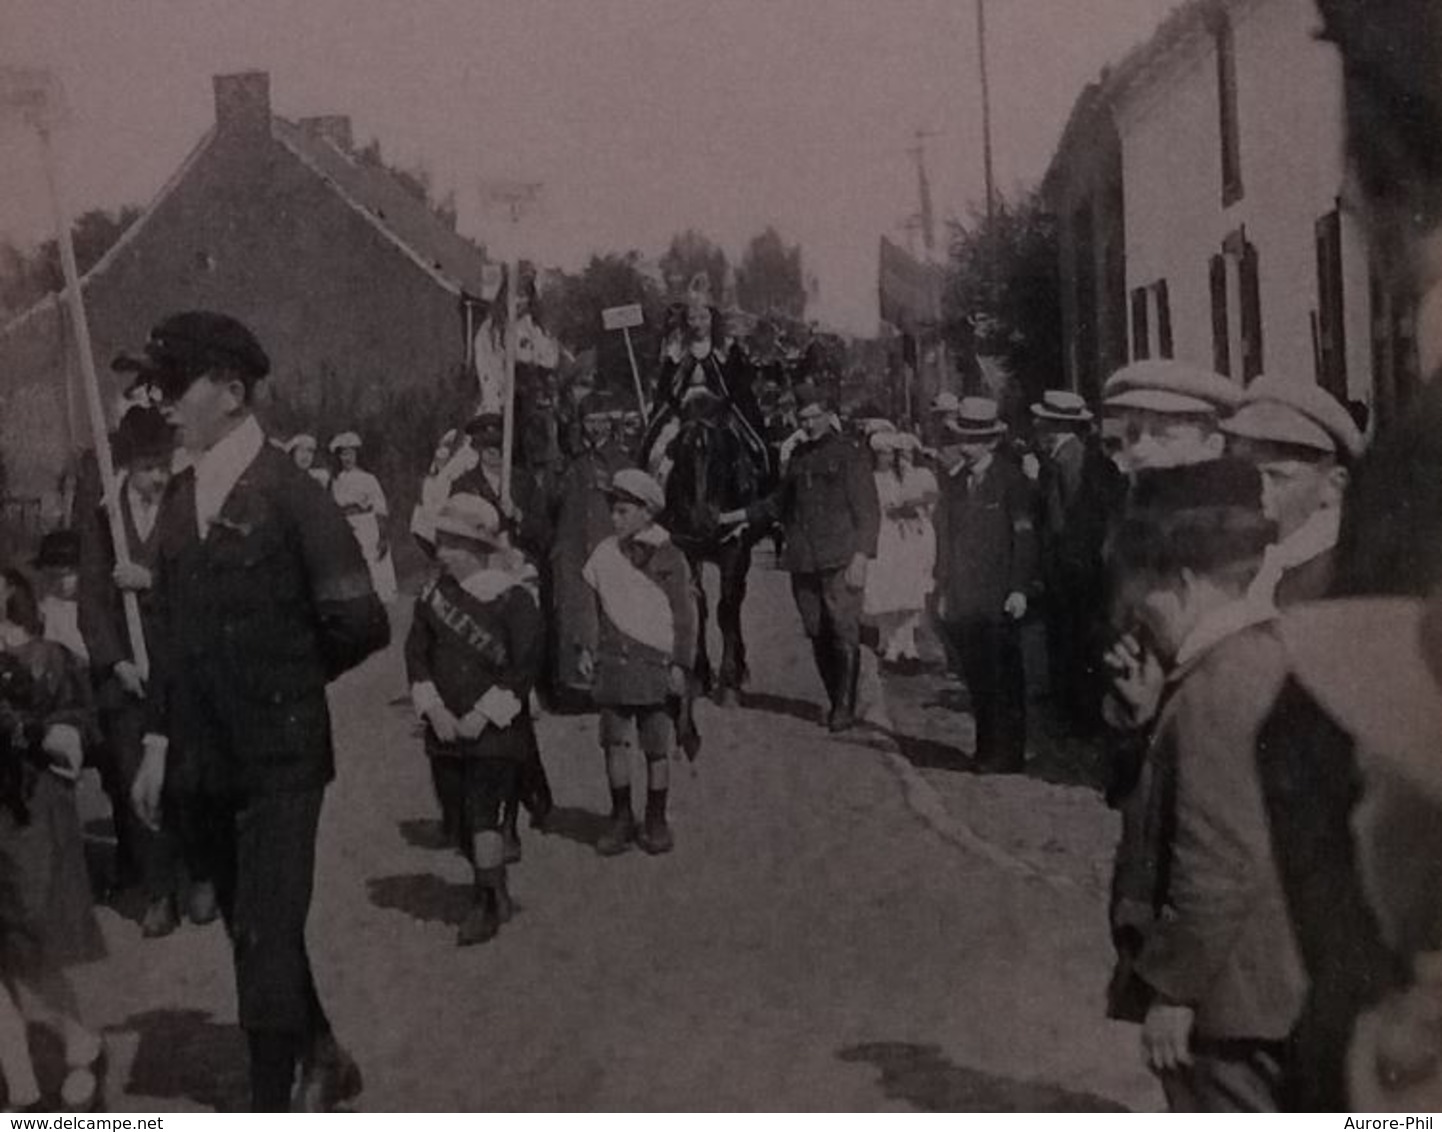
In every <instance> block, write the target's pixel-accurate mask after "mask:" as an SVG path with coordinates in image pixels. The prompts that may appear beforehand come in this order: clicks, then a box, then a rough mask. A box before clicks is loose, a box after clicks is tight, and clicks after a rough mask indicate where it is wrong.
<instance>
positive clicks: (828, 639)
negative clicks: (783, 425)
mask: <svg viewBox="0 0 1442 1132" xmlns="http://www.w3.org/2000/svg"><path fill="white" fill-rule="evenodd" d="M796 405H797V416H798V418H799V419H800V421H801V427H802V428H803V429H805V430H806V437H807V438H806V440H805V441H803V442H802V443H801V444H799V445H798V446H797V448H796V450H795V452H794V453H793V454H792V456H791V460H790V462H789V463H788V464H787V466H786V473H785V475H784V476H783V477H782V480H781V483H780V485H779V486H778V487H777V489H776V490H775V491H774V492H773V493H772V494H771V495H769V496H767V497H766V498H765V499H762V500H759V501H758V502H756V503H753V504H752V505H751V506H750V507H748V508H746V509H744V510H737V511H727V512H725V513H723V514H722V516H721V523H722V524H723V525H725V524H732V523H741V522H751V523H761V524H766V525H769V524H771V523H780V524H781V525H782V527H783V529H784V531H785V543H784V549H783V551H782V555H781V566H782V568H783V569H784V570H786V571H788V572H789V573H790V574H791V592H792V594H793V596H794V597H795V599H796V608H797V610H798V611H799V612H800V614H801V624H802V627H803V628H804V629H805V631H806V635H807V637H809V638H810V640H811V649H812V654H813V655H814V656H815V658H816V668H817V671H818V672H819V673H820V674H821V682H822V684H823V685H824V686H825V688H826V695H827V698H828V700H829V701H830V703H831V712H830V715H829V716H828V718H827V725H828V726H829V727H830V729H831V730H832V731H846V730H848V729H849V728H851V727H852V726H853V725H854V724H855V722H856V684H857V680H858V678H859V676H860V672H861V598H862V591H863V590H864V589H865V587H866V568H867V561H868V560H869V559H872V558H875V557H876V539H877V535H878V533H879V532H880V527H881V508H880V505H879V504H878V502H877V498H876V481H875V479H874V478H873V477H872V474H871V468H870V461H868V460H867V458H866V456H865V455H864V454H863V453H862V451H861V450H860V449H859V448H857V447H856V445H854V444H853V443H851V441H849V440H847V439H846V438H845V437H843V436H842V435H841V434H840V433H839V432H838V431H837V429H836V426H835V424H834V420H835V418H834V417H833V416H832V414H831V413H830V411H829V410H828V409H827V407H826V405H825V404H824V403H823V402H822V400H821V395H820V393H819V392H818V391H817V390H816V388H815V387H814V386H811V385H802V386H801V387H799V388H798V389H797V390H796Z"/></svg>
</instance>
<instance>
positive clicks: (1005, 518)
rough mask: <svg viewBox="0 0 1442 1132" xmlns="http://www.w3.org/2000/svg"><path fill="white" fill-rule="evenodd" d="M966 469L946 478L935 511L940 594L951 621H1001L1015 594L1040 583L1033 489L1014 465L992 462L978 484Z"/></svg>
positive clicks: (945, 476) (1000, 460) (1003, 461)
mask: <svg viewBox="0 0 1442 1132" xmlns="http://www.w3.org/2000/svg"><path fill="white" fill-rule="evenodd" d="M967 480H968V477H967V475H966V473H965V472H964V471H963V470H960V469H957V470H954V471H952V472H947V473H945V474H944V475H942V477H941V499H940V501H939V502H938V504H937V508H936V592H937V594H938V596H939V597H940V598H941V599H942V600H943V601H944V602H945V603H946V609H945V613H946V620H947V621H953V622H959V621H966V620H973V619H982V620H1001V618H1002V617H1003V616H1004V613H1003V611H1002V607H1003V606H1004V605H1005V604H1006V599H1007V597H1008V596H1009V595H1010V594H1013V593H1020V594H1026V595H1028V596H1030V595H1031V594H1032V591H1033V590H1034V589H1035V588H1036V582H1037V540H1036V526H1035V523H1034V522H1033V521H1032V491H1031V485H1030V484H1029V483H1028V482H1027V479H1026V476H1024V475H1023V474H1022V472H1021V469H1019V468H1018V467H1017V466H1016V465H1015V464H1013V463H1012V462H1011V461H1010V460H1005V459H1001V458H1000V456H998V457H997V458H995V459H993V460H992V462H991V465H990V467H988V468H987V469H986V471H985V472H984V473H983V474H982V476H981V479H980V481H979V482H978V483H976V484H975V485H971V486H968V482H967Z"/></svg>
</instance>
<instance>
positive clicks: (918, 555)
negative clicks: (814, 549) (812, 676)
mask: <svg viewBox="0 0 1442 1132" xmlns="http://www.w3.org/2000/svg"><path fill="white" fill-rule="evenodd" d="M869 444H870V447H871V451H872V454H873V460H874V462H875V473H874V475H875V480H876V498H877V501H878V503H879V504H880V507H881V526H880V529H879V531H878V534H877V539H876V560H875V561H874V562H873V563H872V564H871V567H870V569H868V570H867V572H866V591H865V594H864V596H863V600H862V613H863V615H864V616H865V617H866V618H867V619H868V620H869V621H870V622H872V623H873V624H874V625H875V626H876V628H877V631H878V633H879V636H880V653H881V660H882V661H883V662H884V663H886V664H896V663H898V662H900V661H902V660H919V659H920V655H919V654H918V652H917V649H916V626H917V622H918V621H919V619H920V617H921V611H922V609H924V608H925V605H926V593H927V590H928V589H929V586H927V587H926V588H923V582H922V577H921V573H920V570H919V569H918V566H920V565H925V566H926V570H927V573H928V574H930V570H931V567H930V564H929V563H924V562H923V561H922V560H923V559H924V558H925V556H926V554H925V552H926V548H925V546H924V545H923V544H924V540H925V530H927V529H929V528H930V526H931V524H930V521H929V520H928V519H927V518H926V515H925V512H924V508H925V507H926V506H927V500H926V498H925V488H924V486H923V485H922V484H921V483H920V482H919V478H918V477H919V475H920V474H921V473H920V470H919V469H917V468H915V467H914V466H913V465H912V464H911V461H910V459H909V457H908V458H907V459H906V461H905V462H904V463H903V453H904V452H906V453H908V454H909V452H910V449H909V448H908V446H907V441H906V439H905V438H904V437H903V436H902V434H901V433H899V432H895V431H893V430H890V429H882V430H876V431H873V432H872V433H871V438H870V441H869ZM927 474H929V473H927ZM931 483H932V496H933V498H934V495H935V484H936V481H935V479H932V481H931ZM930 549H931V553H932V555H934V554H935V541H934V537H933V540H932V544H931V548H930ZM928 581H929V579H928Z"/></svg>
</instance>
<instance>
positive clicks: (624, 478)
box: [606, 468, 666, 515]
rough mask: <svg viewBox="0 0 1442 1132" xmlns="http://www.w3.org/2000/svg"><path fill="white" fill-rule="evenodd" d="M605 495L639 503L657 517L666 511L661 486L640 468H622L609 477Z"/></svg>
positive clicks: (664, 496) (664, 497)
mask: <svg viewBox="0 0 1442 1132" xmlns="http://www.w3.org/2000/svg"><path fill="white" fill-rule="evenodd" d="M606 494H607V495H609V496H611V497H612V498H613V499H625V500H629V501H630V502H632V503H639V504H640V505H641V506H642V507H644V508H646V510H647V511H649V512H651V514H652V515H659V514H660V513H661V512H662V511H664V510H665V509H666V493H665V492H664V491H662V490H661V485H660V484H659V483H657V482H656V481H655V480H654V479H652V478H651V477H650V476H648V475H647V474H646V473H645V472H643V471H642V470H641V469H640V468H622V469H621V470H620V471H619V472H617V473H616V474H615V475H613V476H612V477H611V484H610V486H609V487H607V488H606Z"/></svg>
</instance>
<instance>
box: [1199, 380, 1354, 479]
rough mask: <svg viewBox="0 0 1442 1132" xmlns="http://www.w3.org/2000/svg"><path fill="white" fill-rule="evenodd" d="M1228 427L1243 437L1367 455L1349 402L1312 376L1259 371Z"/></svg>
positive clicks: (1351, 455) (1348, 456) (1351, 457)
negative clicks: (1294, 378) (1263, 374)
mask: <svg viewBox="0 0 1442 1132" xmlns="http://www.w3.org/2000/svg"><path fill="white" fill-rule="evenodd" d="M1222 431H1223V432H1225V433H1227V434H1228V435H1229V436H1235V437H1238V438H1239V439H1242V440H1252V441H1259V442H1261V443H1263V444H1274V445H1279V446H1282V447H1285V448H1303V449H1309V450H1310V451H1313V452H1317V453H1320V454H1322V455H1334V456H1338V457H1340V458H1341V459H1343V460H1346V461H1351V460H1355V459H1357V458H1358V457H1359V456H1361V455H1362V449H1363V447H1364V443H1365V442H1364V441H1363V439H1362V431H1361V429H1359V428H1358V427H1357V422H1356V421H1355V420H1354V419H1353V417H1352V414H1351V413H1350V412H1349V411H1348V409H1347V407H1346V406H1345V405H1343V404H1342V402H1340V401H1338V400H1337V398H1335V397H1333V396H1332V395H1331V394H1330V393H1328V392H1327V391H1326V390H1325V389H1323V388H1322V387H1321V386H1320V385H1317V384H1316V383H1314V382H1311V381H1285V380H1282V379H1280V378H1275V377H1259V378H1257V380H1256V381H1254V382H1252V384H1251V385H1249V386H1248V387H1247V391H1246V393H1245V394H1244V395H1243V397H1242V404H1241V407H1240V408H1239V409H1238V410H1237V411H1236V412H1235V413H1233V414H1232V415H1231V416H1230V417H1229V418H1227V419H1226V420H1225V421H1223V422H1222Z"/></svg>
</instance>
